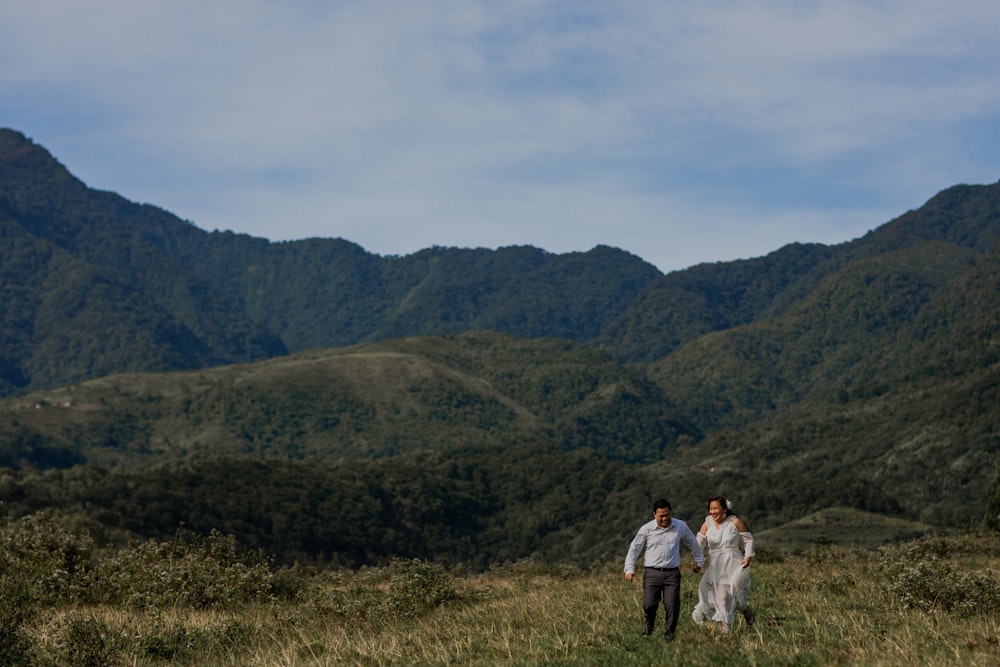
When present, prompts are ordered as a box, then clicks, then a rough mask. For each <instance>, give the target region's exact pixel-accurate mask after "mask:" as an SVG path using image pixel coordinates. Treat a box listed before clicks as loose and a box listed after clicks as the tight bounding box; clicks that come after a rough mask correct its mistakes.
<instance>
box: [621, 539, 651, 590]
mask: <svg viewBox="0 0 1000 667" xmlns="http://www.w3.org/2000/svg"><path fill="white" fill-rule="evenodd" d="M645 546H646V531H644V530H643V529H642V528H640V529H639V532H637V533H636V534H635V537H633V538H632V543H631V544H630V545H629V546H628V553H627V554H625V578H626V579H628V580H629V581H632V580H633V579H635V564H636V562H638V560H639V554H640V553H642V550H643V549H644V548H645Z"/></svg>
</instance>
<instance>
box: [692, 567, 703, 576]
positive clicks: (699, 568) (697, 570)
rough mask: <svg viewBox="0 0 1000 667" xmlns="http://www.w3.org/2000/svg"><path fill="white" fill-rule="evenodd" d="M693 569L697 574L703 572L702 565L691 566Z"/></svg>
mask: <svg viewBox="0 0 1000 667" xmlns="http://www.w3.org/2000/svg"><path fill="white" fill-rule="evenodd" d="M691 571H692V572H694V573H695V574H698V573H699V572H701V565H695V566H694V567H692V568H691Z"/></svg>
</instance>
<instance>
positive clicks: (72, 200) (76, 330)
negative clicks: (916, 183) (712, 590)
mask: <svg viewBox="0 0 1000 667" xmlns="http://www.w3.org/2000/svg"><path fill="white" fill-rule="evenodd" d="M0 298H2V302H0V303H2V308H3V310H2V311H0V336H2V337H0V345H2V347H0V394H3V395H6V396H7V398H6V399H3V400H0V465H4V466H6V467H7V470H6V471H5V472H4V473H3V475H0V501H2V502H3V504H4V507H5V508H7V511H8V512H10V513H14V514H17V513H19V512H20V513H23V512H27V511H33V510H35V509H38V508H42V507H59V508H61V509H63V510H64V511H67V512H73V513H79V514H81V515H83V516H85V517H86V520H87V521H90V522H92V525H94V526H98V527H99V528H100V530H104V531H107V533H108V536H109V539H111V538H112V537H113V534H114V533H115V531H126V532H130V533H136V534H141V535H157V536H165V535H169V534H170V532H171V530H173V528H175V527H176V523H177V521H179V520H184V521H194V517H201V518H200V519H199V521H200V522H201V523H199V524H198V525H199V528H206V527H212V526H213V525H219V526H224V527H226V528H227V530H232V531H233V532H236V533H238V534H239V535H240V536H241V538H246V539H247V540H248V541H250V542H252V543H255V544H259V545H262V546H266V547H267V548H269V549H270V548H273V549H276V550H277V551H279V552H281V553H282V554H285V556H288V557H293V555H294V554H296V553H313V554H314V555H315V554H317V553H322V554H324V555H323V556H322V557H321V559H326V560H330V561H338V559H340V560H341V561H342V562H350V563H353V564H357V563H364V562H370V561H371V559H377V558H382V557H385V556H387V555H388V554H387V552H381V551H378V550H372V549H373V547H372V546H371V543H370V541H371V540H372V539H374V538H373V537H372V536H371V535H369V534H367V533H364V534H362V533H357V528H356V526H354V524H353V523H351V522H350V521H347V520H345V522H341V523H337V521H336V520H335V518H334V516H335V513H334V512H333V510H331V509H329V508H331V507H334V506H336V504H337V503H340V502H341V501H340V500H336V501H335V500H329V499H328V498H327V496H325V495H323V494H324V493H326V492H322V491H319V490H315V489H320V488H324V487H325V486H330V485H332V486H334V487H336V488H341V487H343V488H345V489H352V490H353V491H352V493H356V495H357V497H358V498H360V499H361V500H359V501H358V502H359V503H360V504H362V505H364V504H366V503H371V504H372V507H378V508H381V509H380V510H379V511H380V512H381V514H378V517H377V518H372V517H369V518H367V519H365V520H366V521H368V520H371V521H376V523H377V522H385V523H386V525H390V524H391V525H393V526H396V528H394V530H396V529H398V530H404V527H402V526H401V525H397V524H398V520H397V519H395V518H393V513H394V512H401V511H412V512H414V515H415V516H418V517H420V518H419V519H418V520H417V522H416V524H417V525H411V524H406V527H405V528H406V529H408V530H419V531H420V539H419V540H416V542H415V545H419V548H418V546H414V549H415V551H412V552H406V553H407V554H409V555H415V556H419V557H424V556H427V555H432V556H434V557H440V558H442V559H445V560H448V559H453V560H455V561H463V560H464V559H466V558H467V557H471V556H470V554H479V556H477V557H478V558H482V559H486V560H485V561H480V564H485V563H486V562H493V561H494V559H497V558H501V559H503V558H518V557H527V556H531V555H544V556H545V557H550V556H552V557H556V556H555V555H556V554H559V553H560V545H564V544H565V543H566V542H567V541H569V540H572V541H573V544H574V549H575V553H576V554H577V555H578V556H579V557H581V558H584V557H585V558H586V559H595V558H601V557H608V556H610V555H613V550H614V545H616V544H618V542H620V541H622V540H627V535H622V534H621V533H622V529H621V522H622V519H621V515H622V514H623V513H624V512H627V511H629V508H630V507H633V508H634V506H635V504H637V503H639V504H641V503H647V504H648V502H649V501H651V500H652V498H653V497H655V496H659V495H666V496H669V497H670V498H672V499H673V501H674V504H675V510H676V513H677V514H678V516H683V517H693V520H694V521H698V520H700V519H699V513H700V512H701V511H703V510H702V508H701V507H700V506H699V505H700V500H699V499H701V498H704V497H705V496H706V495H707V494H708V493H710V492H721V493H724V494H726V495H727V496H729V497H730V498H731V499H733V500H734V501H735V502H736V506H737V508H738V511H739V513H740V515H741V517H742V518H744V519H745V520H748V521H749V522H750V523H751V524H752V525H753V526H754V527H755V528H757V529H760V530H761V531H762V532H764V533H765V534H767V535H772V536H779V535H786V536H799V537H795V538H794V539H793V540H792V542H797V544H795V545H793V544H791V543H790V542H787V541H785V542H782V541H781V540H780V539H778V538H777V537H775V540H776V541H775V544H779V543H780V544H781V545H782V548H796V547H801V546H802V544H801V541H802V540H806V539H817V537H816V536H824V535H825V536H826V537H831V538H832V537H835V535H831V534H829V533H826V534H825V533H824V531H823V528H822V526H824V525H830V524H831V522H834V521H835V522H836V523H837V526H836V531H835V533H836V536H845V535H849V534H851V533H852V532H853V533H855V534H856V533H858V532H865V531H868V532H869V533H871V534H870V535H869V536H868V538H870V539H865V540H861V541H859V540H854V542H856V543H865V544H867V545H871V544H874V543H877V542H878V541H879V540H885V539H894V538H893V536H899V535H902V534H904V533H905V534H912V533H914V532H918V531H921V530H945V529H948V528H955V527H959V528H962V527H968V526H969V525H971V524H973V523H978V522H979V520H980V519H981V518H982V515H983V508H984V507H985V504H986V499H987V496H988V495H989V494H990V493H991V492H992V491H991V487H990V484H991V482H992V481H993V480H994V479H995V476H996V470H997V467H996V461H997V456H998V454H1000V435H998V434H1000V363H998V362H1000V342H998V341H1000V184H994V185H958V186H954V187H951V188H948V189H946V190H944V191H942V192H940V193H938V194H937V195H935V196H934V197H932V198H931V199H930V200H929V201H928V202H927V203H926V204H924V205H923V206H921V207H920V208H917V209H914V210H911V211H908V212H906V213H904V214H903V215H901V216H899V217H898V218H896V219H894V220H891V221H889V222H888V223H886V224H884V225H882V226H879V227H877V228H875V229H873V230H872V231H871V232H869V233H868V234H866V235H864V236H862V237H860V238H857V239H853V240H850V241H847V242H845V243H842V244H838V245H832V246H826V245H818V244H792V245H789V246H785V247H783V248H779V249H777V250H775V251H774V252H772V253H770V254H768V255H766V256H763V257H758V258H752V259H747V260H741V261H737V262H720V263H715V264H702V265H697V266H692V267H690V268H688V269H685V270H682V271H676V272H672V273H669V274H666V275H663V274H661V273H659V272H658V271H657V270H656V269H655V268H654V267H652V266H650V265H649V264H647V263H646V262H644V261H642V260H641V259H639V258H637V257H634V256H632V255H630V254H628V253H625V252H622V251H620V250H616V249H614V248H608V247H598V248H594V249H593V250H591V251H589V252H586V253H570V254H566V255H553V254H550V253H546V252H545V251H543V250H539V249H536V248H531V247H511V248H502V249H499V250H495V251H491V250H484V249H455V248H428V249H426V250H424V251H421V252H418V253H415V254H413V255H409V256H406V257H379V256H376V255H372V254H370V253H368V252H366V251H364V250H363V249H362V248H360V247H358V246H357V245H355V244H352V243H350V242H348V241H345V240H340V239H307V240H304V241H296V242H290V243H270V242H268V241H266V240H263V239H255V238H251V237H249V236H245V235H239V234H233V233H230V232H222V233H220V232H212V233H208V232H204V231H201V230H199V229H197V228H196V227H194V226H193V225H192V224H190V223H187V222H184V221H181V220H178V219H177V218H176V217H174V216H172V215H170V214H169V213H167V212H165V211H162V210H159V209H157V208H155V207H152V206H140V205H136V204H133V203H130V202H127V201H126V200H124V199H122V198H121V197H118V196H117V195H114V194H112V193H104V192H95V191H92V190H90V189H88V188H86V186H84V185H83V184H81V183H80V182H79V181H77V180H76V179H75V178H73V177H72V176H71V175H70V174H69V173H68V172H67V171H66V170H65V168H63V167H62V166H61V165H59V164H58V163H57V162H56V161H55V160H54V159H53V158H52V157H51V156H50V155H49V154H48V153H47V152H45V151H44V149H42V148H40V147H38V146H36V145H35V144H33V143H32V142H30V141H28V140H27V139H26V138H24V137H23V136H22V135H20V134H18V133H16V132H13V131H10V130H5V131H0ZM515 453H516V454H515ZM261 462H267V463H268V464H269V465H265V466H263V467H261V466H259V465H258V464H260V463H261ZM279 462H280V465H279ZM307 469H308V470H309V471H310V474H312V473H315V475H316V476H317V477H316V479H315V480H314V481H313V482H309V485H306V487H302V488H299V487H298V486H296V484H295V483H293V482H292V481H290V480H292V479H294V478H295V477H296V475H305V474H306V473H305V472H304V471H305V470H307ZM224 470H232V471H234V472H233V474H234V475H235V477H233V478H231V479H230V478H227V477H226V475H225V474H223V473H221V472H220V471H224ZM399 471H408V472H407V473H406V474H407V475H408V476H409V477H410V478H411V479H413V480H414V481H413V484H412V485H410V486H409V487H407V490H406V491H405V493H404V494H403V498H402V499H398V498H395V497H394V490H395V489H397V488H399V486H400V485H399V474H400V472H399ZM417 471H419V472H417ZM390 473H393V474H390ZM220 477H221V478H223V479H220ZM310 479H312V478H310ZM164 480H168V481H164ZM170 480H172V481H170ZM198 480H201V482H199V481H198ZM208 480H210V481H211V484H212V485H214V488H215V490H213V491H207V490H204V489H202V488H201V487H200V484H201V483H209V482H208ZM361 480H367V481H366V482H364V483H362V481H361ZM303 483H304V482H303ZM165 484H166V485H167V486H168V487H169V485H170V484H175V485H177V489H182V488H183V489H188V490H189V491H190V493H186V492H181V491H180V490H178V491H176V492H175V491H170V492H169V493H167V492H166V491H164V490H163V489H164V488H165V487H164V485H165ZM310 485H312V486H310ZM995 486H996V485H995V484H994V487H995ZM249 488H254V489H257V491H256V493H261V494H263V495H264V496H271V497H275V498H282V499H284V500H282V502H283V503H285V505H284V507H285V509H286V510H287V512H285V511H284V510H282V512H284V513H285V514H288V515H289V516H293V515H294V516H298V517H300V518H299V519H297V520H298V521H299V522H300V523H299V524H298V527H297V528H295V529H294V530H292V528H290V527H288V526H287V525H286V524H282V519H279V518H276V517H278V515H279V514H281V513H282V512H278V511H277V510H275V508H274V507H272V506H270V505H268V504H267V503H264V502H263V501H261V502H257V501H254V502H253V503H248V504H247V505H246V506H245V507H243V508H240V507H232V508H231V511H230V510H225V511H222V510H221V509H218V508H221V507H230V506H231V505H233V504H234V501H233V499H232V498H238V497H241V495H244V496H245V495H247V494H248V493H249V492H248V491H246V489H249ZM295 489H298V490H295ZM163 493H166V494H167V496H169V503H167V504H168V505H169V507H168V506H166V505H164V504H163V503H156V502H152V500H151V499H152V498H153V497H154V496H157V494H160V495H162V494H163ZM993 493H994V495H995V492H993ZM316 494H319V496H317V495H316ZM339 497H340V496H337V498H339ZM324 498H327V500H329V503H333V504H331V505H329V506H328V505H326V504H324V503H326V502H327V500H324ZM166 502H167V501H164V503H166ZM236 504H237V505H238V504H239V503H236ZM251 505H252V506H251ZM581 505H583V506H585V509H581V508H580V506H581ZM321 507H323V508H326V509H324V510H323V511H322V512H320V510H319V508H321ZM101 508H104V509H101ZM212 508H216V509H212ZM459 508H461V509H459ZM601 508H607V510H608V511H607V512H602V511H601ZM644 513H645V510H643V511H642V512H640V514H644ZM574 515H579V516H580V517H584V518H581V519H580V521H585V522H586V525H588V526H589V527H590V530H588V531H575V530H574V529H573V526H574V525H575V522H576V519H574V518H573V516H574ZM873 515H877V516H879V517H883V519H882V520H880V521H877V522H875V523H877V524H878V525H879V526H880V527H879V528H878V530H877V531H875V532H873V529H872V525H874V524H873V519H872V517H873ZM316 516H322V517H323V519H322V520H323V522H325V523H326V524H327V525H336V527H337V531H340V532H344V533H345V534H346V533H349V532H350V531H352V530H354V531H355V533H356V534H355V533H351V534H352V535H353V537H352V538H351V541H349V543H348V542H343V541H340V542H338V541H337V539H338V538H336V537H335V535H334V533H337V534H339V533H338V532H337V531H332V532H331V531H330V530H326V532H324V530H325V529H323V528H321V527H320V526H319V525H315V524H314V523H312V519H310V517H316ZM352 516H353V515H352ZM357 516H362V515H361V514H358V515H357ZM364 516H368V515H364ZM184 517H187V518H184ZM831 517H833V518H831ZM452 519H454V521H452ZM359 520H360V519H359ZM393 522H396V523H393ZM632 523H633V522H632V521H629V522H628V524H629V525H628V527H627V528H628V529H631V528H634V526H633V525H632ZM279 525H282V526H285V527H284V528H282V529H281V530H285V531H286V532H287V531H292V533H294V539H293V538H292V537H289V536H288V535H291V533H288V535H286V537H287V539H285V538H282V539H283V540H284V541H281V539H278V533H279V532H280V531H279V530H278V528H276V526H279ZM352 526H354V527H352ZM782 526H787V527H789V531H787V533H781V532H780V529H781V527H782ZM276 531H277V532H276ZM626 532H627V530H626ZM831 532H834V531H831ZM875 533H877V534H875ZM321 534H322V535H325V536H324V537H320V535H321ZM805 536H812V537H811V538H810V537H805ZM403 542H405V540H403V541H402V542H400V544H402V543H403ZM435 543H439V544H441V545H442V546H441V551H440V552H437V553H434V551H433V546H432V545H434V544H435ZM393 544H396V542H393ZM309 545H312V546H309ZM445 545H447V546H445ZM806 546H808V545H806ZM310 550H313V551H310ZM445 552H447V556H446V554H445ZM399 553H402V552H399ZM399 553H397V554H396V555H399ZM337 554H339V556H338V555H337ZM295 557H297V556H295Z"/></svg>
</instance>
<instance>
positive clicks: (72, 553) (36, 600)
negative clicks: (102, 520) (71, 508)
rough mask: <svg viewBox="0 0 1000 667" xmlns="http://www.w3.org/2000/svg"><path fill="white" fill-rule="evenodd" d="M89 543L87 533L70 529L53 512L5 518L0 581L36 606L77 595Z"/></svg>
mask: <svg viewBox="0 0 1000 667" xmlns="http://www.w3.org/2000/svg"><path fill="white" fill-rule="evenodd" d="M93 546H94V545H93V541H92V540H91V539H90V536H89V535H77V534H75V533H74V531H73V530H72V529H71V526H70V520H69V519H67V518H66V517H64V516H63V515H62V514H60V513H58V512H52V511H46V512H41V513H38V514H33V515H29V516H26V517H24V518H22V519H21V520H19V521H13V520H11V519H10V518H8V519H6V522H5V523H4V525H3V527H2V528H0V585H2V586H3V589H4V590H5V591H16V592H19V594H20V595H21V596H23V600H30V601H31V603H32V604H35V605H38V606H46V605H53V604H57V603H67V602H74V601H77V600H79V599H80V597H81V595H82V594H83V587H84V585H85V581H86V576H87V573H88V571H89V570H90V568H91V562H90V553H91V551H92V549H93Z"/></svg>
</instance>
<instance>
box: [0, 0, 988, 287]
mask: <svg viewBox="0 0 1000 667" xmlns="http://www.w3.org/2000/svg"><path fill="white" fill-rule="evenodd" d="M998 29H1000V7H997V6H996V5H995V3H990V2H977V1H970V2H963V3H960V4H954V3H953V4H951V5H948V6H945V5H943V4H942V3H938V2H930V1H929V0H916V1H913V2H901V1H886V2H879V3H870V2H860V1H850V0H848V1H842V2H807V3H783V2H761V3H752V4H747V3H740V2H733V1H726V0H723V1H720V2H712V3H682V2H673V1H669V0H668V1H665V2H661V3H646V2H642V3H640V2H623V3H615V4H608V3H603V2H587V1H579V2H508V3H490V2H473V1H468V2H449V3H430V2H405V3H404V2H364V3H361V2H332V3H331V2H318V1H316V0H311V1H310V0H293V1H292V2H284V3H279V2H273V1H266V0H246V1H241V2H235V1H234V0H220V1H219V2H213V3H207V4H206V3H196V2H190V1H188V0H173V1H170V2H168V1H166V0H157V1H151V2H142V3H134V2H120V1H118V0H94V1H92V2H88V3H85V4H81V3H76V2H70V1H69V0H52V1H45V0H43V1H41V2H37V3H18V4H16V5H14V6H12V7H11V8H7V9H5V20H4V22H3V23H2V24H0V69H2V72H0V123H2V124H4V125H8V126H11V127H15V128H16V129H20V130H22V131H25V132H26V133H27V134H29V135H31V136H32V137H33V138H34V139H35V140H36V141H38V142H39V143H41V144H43V145H45V146H46V147H47V148H49V149H50V150H51V151H52V152H53V153H54V154H55V155H56V156H57V157H58V158H59V159H60V160H61V161H63V162H64V163H65V164H67V166H69V167H70V169H71V170H72V171H74V173H76V174H77V175H78V176H80V177H81V178H82V179H83V180H84V181H86V182H87V183H88V184H90V185H92V186H94V187H100V188H104V189H112V190H115V191H118V192H120V193H121V194H123V195H124V196H126V197H129V198H132V199H137V200H140V201H148V202H150V203H154V204H157V205H160V206H162V207H164V208H167V209H168V210H171V211H174V212H176V213H178V214H179V215H181V216H182V217H185V218H188V219H192V220H193V221H194V222H195V223H196V224H198V225H199V226H202V227H204V228H206V229H213V228H219V229H227V228H228V229H233V230H234V231H241V232H247V233H251V234H254V235H258V236H265V237H267V238H271V239H275V240H279V239H289V238H303V237H307V236H340V237H344V238H347V239H349V240H352V241H355V242H358V243H360V244H361V245H363V246H364V247H366V248H368V249H369V250H372V251H374V252H380V253H391V254H400V253H406V252H412V251H415V250H417V249H419V248H422V247H426V246H429V245H435V244H436V245H463V246H485V247H496V246H499V245H513V244H532V245H536V246H539V247H543V248H546V249H548V250H552V251H557V252H562V251H567V250H586V249H589V247H592V246H593V245H595V244H597V243H606V244H609V245H617V246H619V247H623V248H625V249H626V250H629V251H631V252H634V253H636V254H638V255H640V256H642V257H644V258H646V259H648V260H650V261H652V262H654V263H656V264H657V265H658V266H660V267H661V268H664V269H668V268H681V267H683V266H687V265H689V264H691V263H693V262H696V261H706V260H716V259H726V258H732V257H736V256H745V255H742V254H736V255H734V254H733V253H745V252H749V251H756V249H757V248H759V249H760V252H766V251H768V250H771V249H776V248H777V247H779V246H780V245H783V244H784V243H787V242H791V241H820V242H836V241H837V240H847V239H849V238H852V237H854V236H857V235H860V234H861V233H863V232H864V231H866V230H867V229H870V228H872V227H874V226H877V225H878V224H881V223H882V222H885V221H886V220H888V219H889V218H890V217H892V216H894V215H896V214H898V213H901V212H902V211H903V210H905V209H907V208H912V207H915V206H918V205H919V204H920V203H922V201H923V200H925V199H926V198H928V197H930V196H931V195H933V194H934V192H936V191H937V190H939V189H941V188H944V187H947V186H949V185H952V184H954V183H956V182H960V181H966V180H971V181H973V182H975V181H979V182H982V181H992V180H995V178H996V172H997V166H998V158H997V157H996V154H995V151H988V150H984V149H983V148H982V146H983V145H984V144H986V145H995V139H996V128H997V123H996V120H997V118H996V109H998V108H1000V104H998V103H1000V99H998V98H1000V88H998V87H997V86H995V84H994V80H995V75H994V72H995V71H997V66H998V64H1000V62H998V61H1000V46H998V44H997V42H996V39H995V35H996V34H997V31H998ZM734 238H735V239H736V240H732V239H734ZM721 239H726V240H721ZM741 240H742V242H741Z"/></svg>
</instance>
